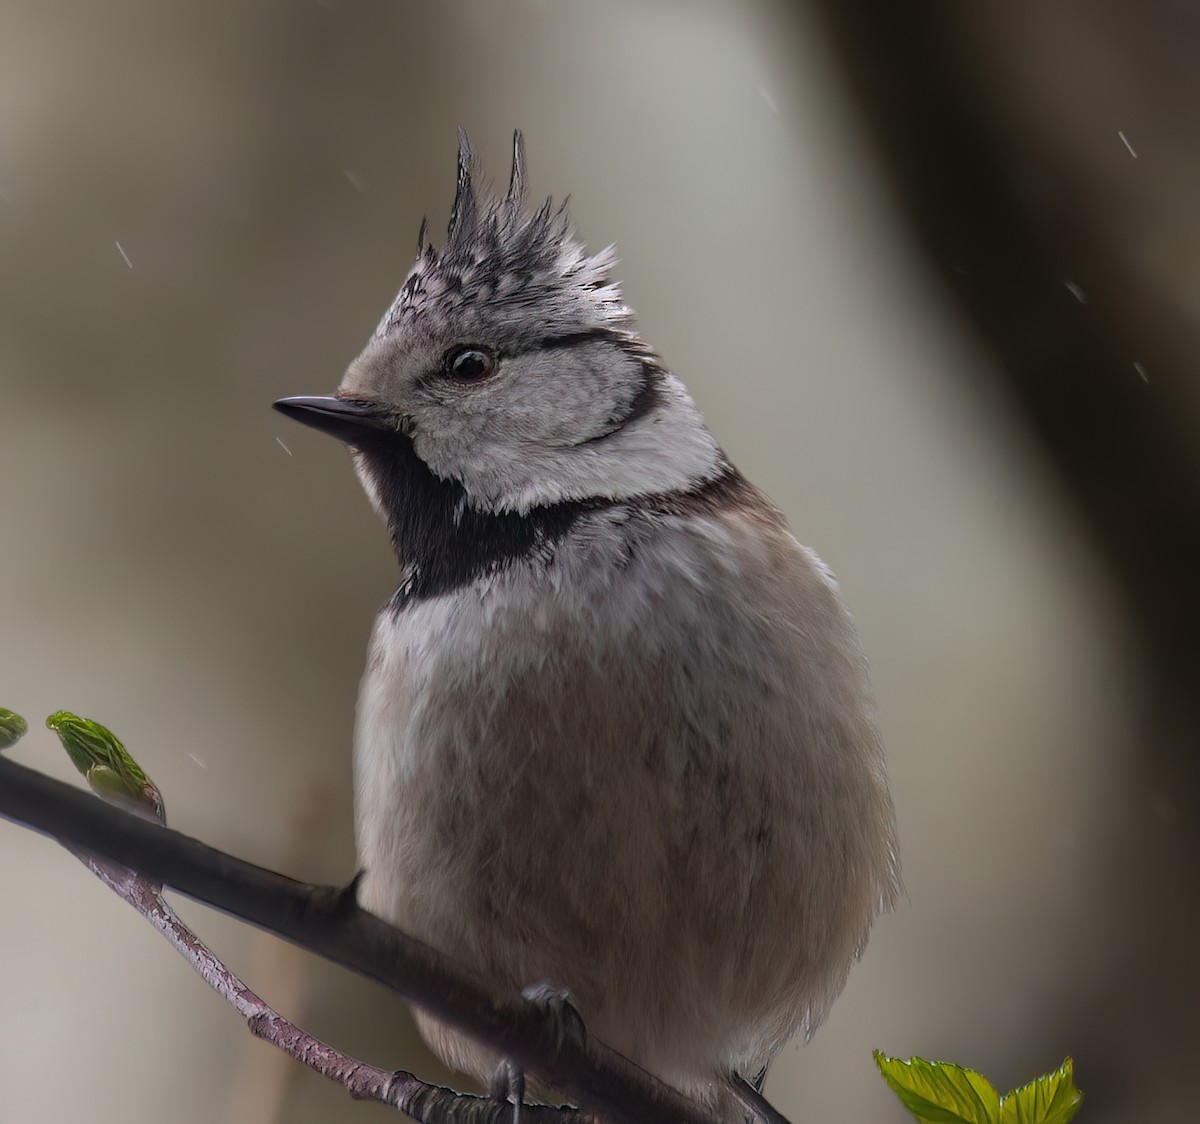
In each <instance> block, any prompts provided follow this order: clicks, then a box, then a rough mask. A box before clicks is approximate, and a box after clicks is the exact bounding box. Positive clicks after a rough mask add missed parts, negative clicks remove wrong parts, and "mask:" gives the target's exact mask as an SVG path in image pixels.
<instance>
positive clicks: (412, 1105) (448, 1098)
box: [66, 844, 581, 1124]
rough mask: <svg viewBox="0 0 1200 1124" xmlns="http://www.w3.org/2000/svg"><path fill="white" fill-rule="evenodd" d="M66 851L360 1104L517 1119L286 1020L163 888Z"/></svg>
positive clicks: (554, 1116) (247, 1015) (548, 1123)
mask: <svg viewBox="0 0 1200 1124" xmlns="http://www.w3.org/2000/svg"><path fill="white" fill-rule="evenodd" d="M66 847H67V850H68V851H70V852H71V853H72V854H73V855H74V856H75V857H76V858H77V859H79V861H80V862H81V863H83V864H84V866H86V867H87V868H88V869H89V870H90V871H91V872H92V873H93V874H94V875H95V876H96V877H97V878H99V879H100V881H101V882H103V883H104V884H105V885H106V886H107V887H108V888H109V889H110V890H112V891H113V893H115V894H116V895H117V896H118V897H120V898H122V899H123V900H124V901H126V902H127V903H128V904H129V905H131V906H133V908H134V909H136V910H137V911H138V913H140V914H141V915H142V916H143V917H144V918H145V919H146V920H147V921H149V922H150V924H151V925H153V926H154V928H155V929H157V930H158V932H160V933H161V934H162V935H163V936H164V937H165V938H166V939H167V940H168V941H169V942H170V943H171V945H172V946H173V947H174V948H175V949H176V951H178V952H179V954H180V955H181V956H182V957H183V958H184V959H185V960H186V961H187V962H188V963H189V964H190V965H191V966H192V967H193V968H194V969H195V970H196V972H197V973H198V974H199V975H200V977H201V978H202V979H203V980H204V982H205V983H207V984H208V985H209V987H211V988H212V989H213V991H215V992H216V993H217V994H218V995H219V996H221V998H222V999H224V1000H225V1001H226V1002H227V1003H228V1004H229V1005H230V1006H231V1007H232V1008H233V1009H234V1010H235V1011H237V1013H238V1014H239V1015H241V1016H242V1018H243V1019H245V1020H246V1026H247V1027H248V1028H249V1030H250V1033H251V1034H253V1035H254V1036H255V1037H256V1038H261V1039H262V1040H263V1041H264V1042H269V1043H270V1044H271V1045H272V1046H275V1047H276V1048H278V1049H279V1050H282V1051H283V1052H284V1053H285V1054H287V1055H288V1056H289V1057H291V1058H294V1059H295V1060H296V1061H298V1062H300V1063H301V1064H302V1065H305V1066H308V1068H309V1069H312V1070H315V1071H316V1072H317V1073H319V1074H321V1076H322V1077H327V1078H328V1079H329V1080H330V1081H333V1082H335V1083H337V1084H338V1085H341V1086H342V1087H343V1088H344V1089H345V1090H346V1091H347V1092H348V1093H349V1094H350V1095H351V1096H352V1097H354V1098H355V1099H356V1100H370V1101H376V1102H377V1103H379V1104H383V1105H386V1106H388V1107H389V1108H395V1109H398V1110H399V1111H400V1112H403V1113H404V1114H405V1115H407V1116H410V1117H411V1118H412V1119H413V1120H416V1121H419V1124H509V1121H511V1120H512V1118H513V1109H512V1108H511V1107H510V1106H509V1105H507V1104H505V1103H504V1102H502V1101H498V1100H495V1099H493V1098H491V1097H475V1096H471V1095H470V1094H467V1093H458V1092H455V1091H454V1090H453V1089H446V1088H443V1087H442V1086H440V1085H430V1084H428V1083H427V1082H424V1081H421V1080H420V1079H419V1078H417V1077H414V1076H413V1075H412V1074H411V1073H406V1072H405V1071H403V1070H386V1069H380V1068H379V1067H378V1066H373V1065H368V1064H367V1063H366V1062H362V1061H359V1060H358V1059H357V1058H352V1057H350V1056H349V1055H347V1054H343V1053H342V1052H341V1051H340V1050H336V1049H334V1048H333V1047H332V1046H330V1045H328V1044H327V1043H325V1042H322V1041H320V1040H319V1039H317V1038H314V1037H313V1036H312V1035H311V1034H309V1033H308V1032H307V1031H305V1030H303V1029H302V1028H301V1027H298V1026H297V1025H296V1024H295V1023H293V1022H291V1021H290V1020H289V1019H286V1018H284V1017H283V1015H281V1014H280V1013H279V1012H278V1011H276V1010H275V1009H274V1008H273V1007H271V1006H270V1005H269V1004H268V1003H266V1002H265V1001H264V1000H263V999H261V998H260V997H259V996H258V995H256V994H255V993H254V992H253V991H251V989H250V988H248V987H247V986H246V985H245V984H244V983H242V981H241V980H240V979H238V977H237V976H235V975H234V974H233V973H232V972H231V971H230V970H229V969H228V968H227V967H225V965H224V964H223V963H222V962H221V960H220V959H219V958H218V957H217V956H216V955H215V954H214V953H213V952H212V950H211V949H210V948H209V947H208V946H207V945H206V944H205V943H204V942H203V941H202V940H200V938H199V937H197V936H196V934H195V933H194V932H192V930H191V929H190V928H188V926H187V925H185V924H184V923H183V921H182V920H181V919H180V917H179V915H178V914H177V913H176V912H175V911H174V910H173V909H172V908H171V907H170V906H169V905H167V903H166V902H165V901H164V900H163V897H162V886H161V884H159V883H158V882H155V881H153V880H152V879H149V878H147V877H146V876H145V875H143V874H138V873H137V872H136V871H133V870H130V869H129V867H126V866H121V865H119V864H117V863H112V862H109V861H107V860H105V859H102V858H99V857H97V856H96V855H92V854H89V853H88V852H86V851H83V850H80V849H79V848H77V847H73V846H71V845H69V844H68V845H66ZM521 1116H522V1119H524V1120H528V1121H529V1122H530V1124H581V1118H580V1116H579V1113H577V1112H576V1111H575V1110H574V1109H571V1108H558V1107H554V1106H551V1105H530V1104H525V1105H522V1106H521Z"/></svg>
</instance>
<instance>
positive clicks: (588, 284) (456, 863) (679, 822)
mask: <svg viewBox="0 0 1200 1124" xmlns="http://www.w3.org/2000/svg"><path fill="white" fill-rule="evenodd" d="M528 195H529V192H528V187H527V173H526V161H525V150H524V142H523V140H522V136H521V133H520V131H517V132H516V133H515V135H514V141H513V158H512V173H511V178H510V182H509V187H508V190H507V192H506V193H505V194H503V195H500V194H499V192H497V191H495V190H493V189H491V188H490V187H489V186H488V185H487V184H486V183H484V182H482V178H481V175H480V172H479V167H478V160H477V158H476V156H475V154H474V152H473V150H472V148H471V145H470V142H469V141H468V139H467V137H466V134H465V133H463V132H462V131H461V130H460V135H459V150H458V166H457V187H456V191H455V197H454V204H453V208H452V211H451V217H450V222H449V226H448V228H447V232H446V237H445V240H444V243H443V245H442V246H441V247H440V248H436V247H435V246H433V245H432V244H431V242H430V241H429V239H428V237H427V224H426V223H425V222H422V224H421V232H420V235H419V237H418V245H417V259H416V262H415V264H414V265H413V266H412V268H411V270H410V272H409V273H408V275H407V277H406V279H405V280H404V282H403V285H402V287H401V288H400V291H399V294H398V295H397V296H396V297H395V299H394V301H393V302H392V304H391V305H390V307H389V308H388V309H387V311H386V312H385V314H384V316H383V318H382V320H381V321H380V322H379V325H378V327H377V328H376V329H375V331H374V334H373V335H372V336H371V338H370V340H369V342H368V343H367V345H366V347H365V348H364V350H363V351H362V353H361V354H360V355H359V356H358V357H357V358H356V359H355V360H354V361H353V362H352V363H351V364H350V366H349V368H348V369H347V371H346V373H345V376H344V378H343V379H342V381H341V383H340V385H339V387H338V389H337V391H336V393H335V394H333V395H325V396H314V397H291V398H285V399H281V400H280V401H278V402H276V403H275V406H276V408H277V409H278V410H280V411H281V412H282V413H283V414H285V415H287V416H289V417H291V418H293V419H295V420H297V421H299V422H302V423H304V424H306V425H308V426H312V427H315V428H316V429H318V430H320V431H323V432H325V433H327V434H330V435H332V436H333V437H335V438H338V439H339V440H341V441H342V442H343V443H344V444H345V445H346V446H348V448H349V450H350V452H351V455H352V460H353V464H354V468H355V470H356V472H357V475H358V477H359V479H360V481H361V483H362V485H363V487H364V489H365V491H366V493H367V496H368V497H369V499H370V501H371V503H372V505H373V506H374V508H375V510H376V511H377V512H378V514H379V515H380V516H381V517H382V519H383V522H384V523H385V525H386V527H387V530H388V533H389V536H390V539H391V544H392V546H393V548H394V550H395V554H396V557H397V560H398V562H399V565H400V569H401V573H400V577H401V580H400V582H399V585H398V588H397V589H396V590H395V592H394V593H393V594H392V595H391V596H390V598H389V599H388V600H387V601H386V603H385V604H384V605H383V607H382V609H381V610H380V612H379V614H378V617H377V619H376V621H375V625H374V630H373V634H372V638H371V641H370V648H369V654H368V660H367V666H366V670H365V672H364V675H363V679H362V683H361V688H360V694H359V699H358V706H357V714H356V723H355V736H354V778H355V780H354V801H355V825H356V826H355V831H356V839H357V847H358V855H359V863H360V866H361V868H362V875H361V882H360V884H359V889H358V893H359V900H360V903H361V905H362V906H363V908H365V909H368V910H369V911H371V912H373V913H375V914H377V915H378V916H380V917H382V918H383V919H384V920H386V921H389V922H391V923H393V924H395V925H397V926H398V927H400V928H401V929H403V930H405V931H406V932H408V933H409V934H411V935H413V936H415V937H418V938H420V939H422V940H424V941H426V942H428V943H429V944H431V945H433V946H435V947H437V948H439V949H440V950H441V951H443V952H445V953H449V954H450V955H452V956H454V957H456V958H458V959H459V960H460V961H461V962H463V963H464V964H466V965H468V966H469V967H470V968H472V969H474V970H475V971H476V972H477V973H478V974H479V975H480V976H482V977H483V978H484V979H486V980H489V981H490V982H491V983H492V984H493V985H495V986H496V987H497V988H498V989H501V990H507V991H512V992H515V991H521V990H525V989H533V992H538V990H539V989H545V990H544V992H542V993H543V994H553V995H559V996H565V997H567V1001H568V1002H569V1004H570V1006H571V1007H573V1008H574V1010H575V1012H577V1014H578V1017H579V1018H580V1019H581V1020H582V1022H583V1025H584V1026H585V1027H586V1029H587V1033H588V1034H590V1035H594V1036H595V1037H597V1038H599V1039H601V1040H602V1041H604V1042H605V1043H606V1044H607V1045H609V1046H610V1047H612V1048H614V1049H616V1050H618V1051H620V1052H621V1053H623V1054H625V1055H626V1056H627V1057H629V1058H631V1059H633V1060H634V1061H635V1062H637V1063H638V1064H639V1065H641V1066H642V1067H643V1068H645V1069H647V1070H649V1071H650V1072H652V1073H653V1074H655V1075H656V1076H658V1077H659V1078H661V1079H662V1080H663V1081H665V1082H667V1083H668V1084H671V1085H673V1086H674V1087H676V1088H677V1089H679V1090H680V1091H681V1092H683V1093H684V1094H686V1095H689V1096H692V1097H695V1098H697V1099H699V1100H701V1101H702V1102H704V1103H706V1104H709V1105H715V1106H718V1107H720V1108H722V1109H723V1110H725V1109H727V1108H728V1106H729V1104H731V1103H734V1102H731V1101H730V1100H729V1091H730V1089H731V1088H734V1087H735V1086H736V1087H739V1088H742V1089H745V1088H753V1089H761V1086H762V1080H763V1076H764V1075H765V1073H766V1069H767V1066H768V1064H769V1063H770V1061H771V1059H772V1058H773V1057H774V1056H775V1055H776V1054H777V1053H778V1052H779V1050H780V1049H781V1048H782V1047H783V1045H784V1044H785V1043H786V1042H787V1041H789V1039H791V1038H792V1037H793V1036H794V1035H797V1034H802V1035H804V1036H805V1037H806V1038H807V1037H808V1036H810V1035H811V1034H812V1033H813V1031H814V1030H815V1029H816V1028H817V1026H818V1024H819V1023H820V1022H821V1020H822V1019H823V1017H824V1016H825V1015H826V1013H827V1011H828V1010H829V1007H830V1004H831V1003H832V1001H833V1000H834V998H835V997H836V996H837V995H838V993H839V992H840V991H841V990H842V988H843V985H844V983H845V981H846V978H847V973H848V971H849V970H850V967H851V966H852V964H853V962H854V961H855V960H856V959H857V958H858V957H859V956H860V954H861V953H862V950H863V948H864V945H865V942H866V940H867V936H868V933H869V931H870V929H871V927H872V924H873V922H874V920H875V919H876V917H877V916H878V915H880V914H881V913H883V912H886V911H888V910H890V909H892V908H893V906H894V904H895V902H896V900H897V895H898V894H899V893H900V874H899V864H898V858H897V854H898V852H897V842H896V825H895V815H894V811H893V806H892V801H891V797H890V794H889V786H888V778H887V770H886V764H885V757H884V750H883V746H882V741H881V738H880V734H879V731H878V728H877V725H876V722H875V719H874V704H873V702H872V696H871V691H870V687H869V683H868V675H867V665H866V661H865V657H864V655H863V651H862V648H861V645H860V643H859V640H858V639H857V635H856V630H855V626H854V624H853V621H852V619H851V616H850V614H849V612H848V610H847V608H846V606H845V604H844V602H843V600H842V597H841V594H840V592H839V587H838V585H837V582H836V581H835V579H834V576H833V574H832V573H831V571H830V570H829V569H828V567H827V566H826V565H825V564H824V563H823V562H822V561H821V559H820V558H819V557H818V556H817V555H816V554H815V553H814V552H813V551H812V550H810V549H808V548H807V547H805V546H802V545H801V544H800V543H799V542H798V541H797V539H796V538H795V537H794V536H793V534H792V533H791V531H790V529H789V526H788V523H787V520H786V518H785V517H784V515H783V513H782V512H781V511H780V509H779V508H778V507H777V506H775V504H774V503H772V502H771V501H770V500H769V499H768V498H767V497H766V495H765V494H764V493H763V492H761V491H760V490H759V489H758V488H757V487H755V486H754V485H753V484H752V483H750V482H749V480H747V479H746V478H745V477H744V476H743V475H742V474H741V473H740V472H739V471H738V470H737V468H735V467H734V465H733V464H732V463H731V462H730V460H729V459H728V457H727V456H726V454H725V453H724V451H723V450H722V448H721V446H720V445H719V444H718V442H717V440H716V438H715V437H714V436H713V434H712V432H711V431H710V429H709V427H708V425H707V423H706V422H705V419H704V417H703V415H702V413H701V411H700V409H699V408H698V406H697V405H696V402H695V401H694V399H693V398H692V397H691V395H690V394H689V393H688V391H687V389H686V388H685V386H684V384H683V382H682V381H681V380H680V378H679V377H678V376H677V375H676V374H675V373H674V372H673V371H672V370H671V369H670V368H669V367H668V366H667V364H666V363H665V361H664V360H663V359H662V358H661V357H660V355H659V354H658V353H657V352H656V351H655V349H654V348H653V347H651V346H650V344H649V343H647V342H646V340H645V339H644V337H643V336H642V334H641V332H640V330H639V327H638V323H637V321H636V319H635V315H634V312H633V310H632V309H631V308H630V307H629V306H628V304H627V303H626V302H625V300H624V297H623V296H622V292H621V288H620V285H619V284H618V282H617V281H615V280H614V278H613V270H614V267H615V264H616V257H615V247H613V246H609V247H607V248H606V249H603V250H601V251H599V252H598V253H594V254H593V253H591V252H589V250H588V249H587V248H586V246H585V244H584V243H583V241H582V239H581V238H580V236H579V235H578V233H577V232H576V228H575V226H574V224H573V221H572V219H571V217H570V215H569V213H568V210H567V207H566V204H562V205H556V204H555V203H554V202H553V201H552V200H551V199H546V200H545V201H544V202H542V203H541V204H540V205H537V206H534V205H532V204H530V203H529V201H528ZM698 299H699V298H698ZM699 323H701V320H700V318H699V317H698V318H697V324H699ZM735 374H736V372H735ZM416 1018H417V1023H418V1027H419V1029H420V1032H421V1034H422V1036H423V1037H424V1038H425V1040H426V1042H427V1043H428V1045H429V1046H430V1047H431V1048H432V1049H433V1050H434V1052H435V1053H436V1054H438V1055H439V1056H440V1057H441V1059H442V1060H443V1061H444V1062H445V1063H447V1064H448V1065H449V1066H450V1067H452V1068H454V1069H456V1070H459V1071H461V1072H463V1073H465V1074H468V1075H472V1076H475V1077H477V1078H479V1079H480V1080H482V1081H484V1082H485V1083H489V1082H490V1083H491V1084H492V1088H493V1090H496V1088H497V1086H496V1082H495V1077H496V1075H497V1074H498V1073H503V1071H504V1064H505V1059H503V1058H501V1057H499V1056H497V1054H496V1053H495V1052H494V1051H492V1050H490V1049H488V1048H485V1047H484V1046H482V1045H480V1044H478V1043H477V1042H475V1041H474V1040H473V1039H471V1038H469V1037H467V1036H466V1035H464V1034H462V1033H460V1032H459V1031H457V1030H454V1029H452V1028H450V1027H448V1026H446V1025H445V1024H443V1023H440V1022H438V1021H437V1019H435V1018H434V1017H432V1016H429V1015H426V1014H424V1013H422V1012H420V1011H417V1012H416ZM502 1091H503V1085H502V1084H501V1086H500V1092H501V1093H502ZM517 1100H518V1103H519V1095H518V1097H517Z"/></svg>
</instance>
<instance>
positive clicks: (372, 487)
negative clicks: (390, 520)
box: [352, 452, 387, 521]
mask: <svg viewBox="0 0 1200 1124" xmlns="http://www.w3.org/2000/svg"><path fill="white" fill-rule="evenodd" d="M352 456H353V458H354V471H355V473H356V474H357V476H358V479H359V482H360V483H361V484H362V486H363V491H364V492H366V493H367V499H369V500H370V501H371V506H372V507H373V508H374V509H375V514H376V515H378V516H379V517H380V518H381V519H383V520H385V521H386V519H387V512H386V511H384V509H383V501H382V500H381V498H380V495H379V485H378V484H377V483H376V482H375V476H374V474H373V473H372V472H371V470H370V469H369V468H368V467H367V461H366V458H365V457H364V456H363V455H362V454H361V453H358V452H352Z"/></svg>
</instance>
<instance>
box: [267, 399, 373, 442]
mask: <svg viewBox="0 0 1200 1124" xmlns="http://www.w3.org/2000/svg"><path fill="white" fill-rule="evenodd" d="M272 405H273V406H274V407H275V409H277V410H278V411H279V412H280V413H281V414H286V415H287V416H288V417H289V418H291V419H292V420H293V421H298V422H301V423H303V424H304V425H311V426H312V427H313V429H319V430H320V431H321V432H322V433H328V434H329V435H330V437H336V438H337V439H338V440H339V441H345V442H346V444H347V445H358V444H360V443H361V442H362V441H363V439H364V438H365V437H366V436H367V435H368V434H369V433H370V432H371V431H372V430H381V429H382V430H388V429H395V428H396V422H395V419H394V418H393V417H391V416H390V415H389V414H388V413H386V412H385V411H384V409H383V408H382V407H381V406H380V405H379V404H378V403H377V402H356V401H354V400H353V399H349V398H280V399H279V401H278V402H274V403H272Z"/></svg>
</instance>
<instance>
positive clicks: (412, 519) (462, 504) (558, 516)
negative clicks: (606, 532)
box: [358, 434, 609, 611]
mask: <svg viewBox="0 0 1200 1124" xmlns="http://www.w3.org/2000/svg"><path fill="white" fill-rule="evenodd" d="M358 454H359V456H361V457H362V458H363V459H364V461H365V464H364V466H363V467H364V468H365V469H366V470H367V472H369V473H370V475H371V476H372V477H373V479H374V481H375V486H376V488H377V489H378V492H379V501H380V504H381V506H382V508H383V512H384V515H385V517H386V519H387V524H388V531H389V533H390V535H391V539H392V547H393V548H394V549H395V551H396V557H397V558H398V559H399V560H400V563H401V565H403V566H404V567H405V569H406V570H407V577H406V578H405V580H404V583H403V584H402V585H401V586H400V588H399V589H398V590H397V591H396V594H395V596H394V597H393V598H392V602H391V607H392V609H393V610H394V611H399V610H400V609H403V608H404V607H405V606H406V605H408V604H410V603H411V602H413V601H423V600H425V599H426V598H429V597H436V596H438V595H439V594H442V593H449V592H450V591H451V590H454V589H458V588H460V587H462V586H465V585H469V584H471V583H472V582H475V581H477V580H478V579H479V578H482V577H485V576H487V575H488V574H492V573H497V572H498V571H500V570H503V569H504V568H505V567H507V566H509V565H510V564H512V563H513V562H515V561H518V560H521V559H526V560H536V559H538V558H541V559H543V560H544V561H547V562H548V561H549V560H550V559H551V558H552V557H553V554H554V545H555V543H557V542H558V541H559V540H560V539H561V538H562V537H563V535H565V534H566V533H567V532H568V531H569V530H570V529H571V527H572V526H574V524H575V522H576V520H578V519H579V517H580V516H581V515H584V514H586V513H587V512H589V511H596V510H599V509H600V508H602V507H605V506H608V505H609V504H608V501H603V500H595V501H593V500H587V501H575V502H566V503H559V504H554V505H552V506H547V507H535V508H533V509H531V510H530V511H527V512H524V513H522V514H518V513H517V512H511V511H508V512H489V511H480V510H478V509H477V508H474V507H472V506H471V505H470V503H469V501H468V497H467V493H466V491H465V489H464V488H463V486H462V485H461V484H459V483H458V482H457V481H454V480H443V479H441V478H440V477H438V476H436V475H435V474H434V473H433V472H432V470H431V469H430V468H429V466H428V465H427V464H425V462H424V461H423V460H421V458H420V457H418V456H417V454H416V450H415V449H414V448H413V445H412V442H411V441H410V440H409V439H408V438H407V437H403V436H401V435H399V434H389V435H387V437H381V438H380V439H378V440H368V441H365V442H364V443H363V444H361V445H360V446H359V447H358Z"/></svg>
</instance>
